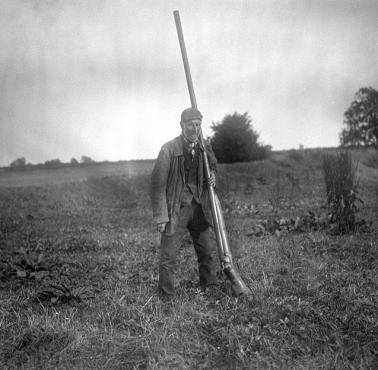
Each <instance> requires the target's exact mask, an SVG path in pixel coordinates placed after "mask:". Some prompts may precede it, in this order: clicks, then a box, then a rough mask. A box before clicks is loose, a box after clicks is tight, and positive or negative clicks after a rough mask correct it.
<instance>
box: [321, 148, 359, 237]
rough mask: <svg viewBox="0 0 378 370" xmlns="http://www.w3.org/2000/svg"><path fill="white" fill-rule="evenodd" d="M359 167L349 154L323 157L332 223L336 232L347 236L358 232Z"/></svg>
mask: <svg viewBox="0 0 378 370" xmlns="http://www.w3.org/2000/svg"><path fill="white" fill-rule="evenodd" d="M356 171H357V165H356V166H354V165H353V162H352V157H351V154H350V153H349V152H346V151H342V152H339V153H337V154H336V155H331V154H325V155H323V175H324V181H325V185H326V195H327V204H328V206H329V207H330V210H331V220H330V222H331V223H335V226H336V231H337V232H338V233H339V234H345V233H349V232H353V231H355V230H356V228H357V226H358V223H357V220H356V214H357V212H358V211H359V208H358V206H357V203H358V202H361V203H362V200H361V199H360V198H359V197H358V181H357V178H356Z"/></svg>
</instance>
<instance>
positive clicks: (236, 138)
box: [211, 112, 271, 163]
mask: <svg viewBox="0 0 378 370" xmlns="http://www.w3.org/2000/svg"><path fill="white" fill-rule="evenodd" d="M251 122H252V120H251V118H250V117H249V116H248V113H247V112H246V113H244V114H239V113H236V112H235V113H234V114H232V115H231V114H228V115H226V116H225V117H224V118H223V120H222V122H218V123H213V125H212V127H211V128H212V130H213V131H214V135H213V137H212V138H211V146H212V148H213V150H214V153H215V156H216V157H217V160H218V162H220V163H234V162H249V161H253V160H259V159H264V158H266V157H267V156H268V154H269V152H270V151H271V147H270V146H269V145H268V146H264V145H261V144H260V143H259V142H258V139H259V134H258V133H257V132H256V131H255V130H254V129H253V127H252V125H251Z"/></svg>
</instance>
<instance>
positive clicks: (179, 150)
mask: <svg viewBox="0 0 378 370" xmlns="http://www.w3.org/2000/svg"><path fill="white" fill-rule="evenodd" d="M172 152H173V155H174V156H180V155H184V145H183V142H182V138H181V135H180V136H177V137H176V138H174V139H173V140H172Z"/></svg>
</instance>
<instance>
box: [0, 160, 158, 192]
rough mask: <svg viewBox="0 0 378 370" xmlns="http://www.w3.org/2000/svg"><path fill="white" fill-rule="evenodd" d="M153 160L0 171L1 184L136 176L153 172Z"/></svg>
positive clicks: (31, 184)
mask: <svg viewBox="0 0 378 370" xmlns="http://www.w3.org/2000/svg"><path fill="white" fill-rule="evenodd" d="M152 166H153V161H152V160H151V161H147V160H146V161H127V162H119V163H98V164H97V163H96V164H91V165H80V166H70V167H66V168H64V169H62V168H57V169H28V170H25V171H20V170H18V171H17V170H12V171H9V170H2V171H0V187H1V186H9V187H15V186H40V185H46V184H60V183H66V182H77V181H85V180H88V179H91V178H98V177H102V176H114V175H127V176H136V175H143V174H145V173H148V172H151V170H152Z"/></svg>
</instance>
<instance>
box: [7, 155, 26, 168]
mask: <svg viewBox="0 0 378 370" xmlns="http://www.w3.org/2000/svg"><path fill="white" fill-rule="evenodd" d="M10 166H11V167H25V166H26V159H25V157H21V158H17V159H15V160H14V161H13V162H11V164H10Z"/></svg>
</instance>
